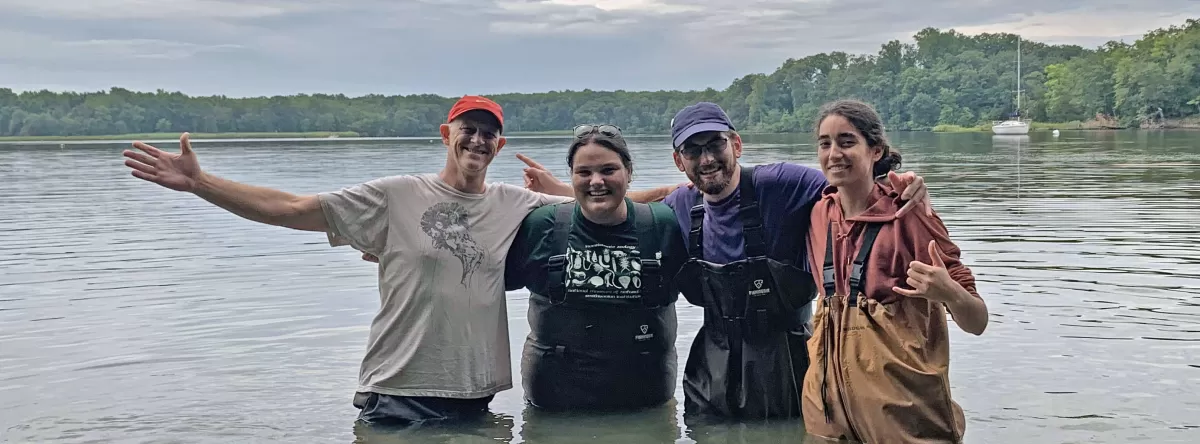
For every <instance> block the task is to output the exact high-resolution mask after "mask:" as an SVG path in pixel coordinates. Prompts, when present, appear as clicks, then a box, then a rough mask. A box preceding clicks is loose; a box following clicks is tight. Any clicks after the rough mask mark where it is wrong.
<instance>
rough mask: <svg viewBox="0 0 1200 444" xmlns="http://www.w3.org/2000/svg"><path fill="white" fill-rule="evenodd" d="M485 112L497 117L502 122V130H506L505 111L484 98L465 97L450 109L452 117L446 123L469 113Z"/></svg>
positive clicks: (448, 117) (447, 118)
mask: <svg viewBox="0 0 1200 444" xmlns="http://www.w3.org/2000/svg"><path fill="white" fill-rule="evenodd" d="M474 110H483V111H487V112H489V113H492V114H493V115H495V116H496V120H499V121H500V130H501V131H503V130H504V111H503V110H501V108H500V105H499V104H498V103H496V102H493V101H492V100H491V99H488V98H487V97H483V96H463V97H462V98H461V99H458V101H457V102H454V106H452V107H450V115H449V116H447V117H446V122H447V123H449V122H450V121H452V120H454V119H456V118H458V116H461V115H462V114H463V113H465V112H467V111H474Z"/></svg>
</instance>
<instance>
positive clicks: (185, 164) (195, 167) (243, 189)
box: [123, 133, 328, 231]
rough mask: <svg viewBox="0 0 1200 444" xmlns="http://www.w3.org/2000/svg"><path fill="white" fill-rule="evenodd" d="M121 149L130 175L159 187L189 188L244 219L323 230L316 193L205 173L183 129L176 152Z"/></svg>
mask: <svg viewBox="0 0 1200 444" xmlns="http://www.w3.org/2000/svg"><path fill="white" fill-rule="evenodd" d="M133 147H134V148H137V149H138V150H140V151H141V152H137V151H132V150H125V152H124V153H123V155H124V156H125V157H126V158H127V160H125V165H126V166H128V167H129V168H131V169H132V170H133V171H132V174H133V176H134V177H137V178H139V179H142V180H145V181H148V182H153V183H156V184H158V185H161V186H163V187H166V188H169V189H172V190H175V191H185V192H190V193H192V194H195V195H197V196H199V197H200V198H202V199H204V200H206V201H209V202H211V203H213V204H214V205H216V206H218V207H221V208H224V209H225V210H227V211H229V212H231V213H233V214H236V215H238V216H241V217H244V218H246V219H249V220H252V221H255V222H260V223H264V224H270V225H277V226H281V227H288V228H293V229H297V230H305V231H327V230H328V226H327V224H326V223H325V215H324V212H323V211H322V209H321V203H320V202H319V201H318V200H317V197H316V196H296V195H294V194H289V193H285V192H282V191H276V190H272V189H269V188H263V187H256V186H251V185H245V184H240V183H237V182H234V181H231V180H226V179H222V178H220V177H216V176H213V175H211V174H208V173H205V172H204V171H203V170H201V169H200V162H199V161H198V160H197V159H196V153H195V152H194V151H192V143H191V140H190V139H189V137H188V134H187V133H183V135H181V136H180V137H179V153H168V152H166V151H163V150H160V149H158V148H155V147H153V146H150V145H147V144H145V143H142V142H134V143H133Z"/></svg>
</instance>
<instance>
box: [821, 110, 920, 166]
mask: <svg viewBox="0 0 1200 444" xmlns="http://www.w3.org/2000/svg"><path fill="white" fill-rule="evenodd" d="M833 115H837V116H842V117H843V118H845V119H846V120H847V121H849V122H850V124H851V125H854V129H856V130H858V132H859V133H861V134H862V135H863V138H864V139H867V146H868V147H871V148H879V149H881V150H883V157H880V158H879V160H877V161H875V165H874V167H873V168H872V169H871V176H872V177H874V178H876V179H879V178H880V176H883V175H886V174H887V173H888V172H889V171H894V170H898V169H900V162H901V160H902V158H901V156H900V152H899V151H897V150H896V149H894V148H892V145H891V144H890V143H888V139H887V134H885V133H884V130H883V119H882V118H880V117H879V113H877V112H875V108H872V107H871V105H868V104H866V103H864V102H860V101H858V100H838V101H834V102H829V103H826V104H825V105H823V106H821V111H820V113H819V114H818V115H817V132H820V128H821V122H824V121H825V118H826V117H829V116H833Z"/></svg>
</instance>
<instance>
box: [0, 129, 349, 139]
mask: <svg viewBox="0 0 1200 444" xmlns="http://www.w3.org/2000/svg"><path fill="white" fill-rule="evenodd" d="M180 134H181V133H177V132H176V133H141V134H107V135H95V136H4V137H0V142H31V141H38V142H43V141H56V140H62V141H69V140H161V139H178V138H179V135H180ZM329 137H358V133H356V132H352V131H342V132H330V131H313V132H307V133H191V139H192V140H203V139H324V138H329Z"/></svg>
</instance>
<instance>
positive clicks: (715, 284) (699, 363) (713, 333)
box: [678, 167, 816, 419]
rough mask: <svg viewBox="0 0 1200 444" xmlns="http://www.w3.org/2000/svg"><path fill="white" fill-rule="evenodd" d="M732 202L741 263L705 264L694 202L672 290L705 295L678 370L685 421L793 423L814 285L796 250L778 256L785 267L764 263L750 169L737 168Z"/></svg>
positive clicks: (699, 209) (700, 207)
mask: <svg viewBox="0 0 1200 444" xmlns="http://www.w3.org/2000/svg"><path fill="white" fill-rule="evenodd" d="M738 194H739V199H740V200H739V208H738V218H739V219H740V220H741V223H742V238H743V240H744V242H745V245H744V248H745V253H746V258H745V259H743V260H739V261H735V262H731V263H729V264H724V265H721V264H714V263H712V262H708V261H705V260H704V254H703V252H704V249H703V241H702V240H703V234H704V213H705V210H704V204H703V202H702V201H701V200H699V199H698V200H697V202H696V204H695V206H693V207H692V209H691V220H692V227H691V231H690V233H689V251H690V256H691V258H690V259H689V261H688V262H687V264H685V265H684V267H683V269H682V270H681V272H680V274H679V280H678V283H679V285H680V287H681V289H683V290H684V291H685V293H688V294H701V295H703V296H702V299H703V301H704V306H705V307H704V325H703V326H702V327H701V329H700V331H699V333H697V335H696V339H695V341H694V342H693V343H692V347H691V350H690V352H689V355H688V359H687V363H686V365H685V368H684V375H685V376H684V387H683V388H684V408H685V413H686V414H688V415H706V416H718V417H730V418H746V419H765V418H798V417H800V415H801V413H800V399H801V383H802V381H803V380H804V373H805V372H806V371H807V369H808V348H807V340H808V338H809V337H811V335H812V334H811V323H812V307H811V305H810V304H811V302H812V301H813V299H814V296H815V294H816V284H814V283H813V278H812V275H811V274H810V273H808V272H807V271H805V270H804V268H803V265H802V264H803V262H802V261H804V260H805V259H804V258H805V256H804V254H803V253H802V252H803V245H802V244H799V245H792V246H787V247H786V248H780V250H781V251H788V252H794V257H793V258H792V259H790V260H783V261H781V260H776V259H774V258H770V257H767V245H766V239H767V236H766V233H765V231H764V228H763V221H762V213H761V211H760V209H759V203H758V201H757V196H758V195H757V194H756V190H755V186H754V168H753V167H750V168H746V167H743V168H742V170H741V176H740V183H739V185H738ZM780 225H785V226H786V225H787V224H780ZM799 239H800V242H802V241H803V239H804V237H803V236H799Z"/></svg>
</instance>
